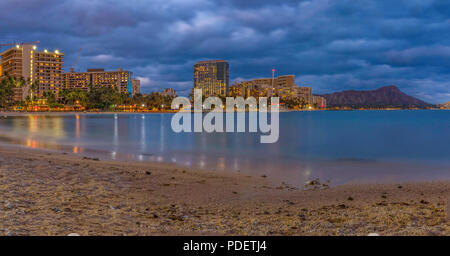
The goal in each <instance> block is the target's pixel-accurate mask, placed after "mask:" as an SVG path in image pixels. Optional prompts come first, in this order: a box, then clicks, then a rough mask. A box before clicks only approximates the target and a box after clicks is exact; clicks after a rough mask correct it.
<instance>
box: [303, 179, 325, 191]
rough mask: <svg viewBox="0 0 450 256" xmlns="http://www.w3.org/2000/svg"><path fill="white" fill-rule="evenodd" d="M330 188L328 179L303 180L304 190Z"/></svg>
mask: <svg viewBox="0 0 450 256" xmlns="http://www.w3.org/2000/svg"><path fill="white" fill-rule="evenodd" d="M329 188H330V181H329V180H327V181H326V182H324V183H321V182H320V179H319V178H316V179H313V180H309V181H307V182H305V189H306V190H323V189H329Z"/></svg>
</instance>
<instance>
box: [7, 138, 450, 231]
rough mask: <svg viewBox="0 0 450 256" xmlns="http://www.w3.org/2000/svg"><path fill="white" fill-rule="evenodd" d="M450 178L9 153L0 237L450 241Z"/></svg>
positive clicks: (9, 150) (24, 151)
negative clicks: (255, 171)
mask: <svg viewBox="0 0 450 256" xmlns="http://www.w3.org/2000/svg"><path fill="white" fill-rule="evenodd" d="M449 197H450V181H440V182H422V183H407V184H370V185H367V184H349V185H342V186H337V187H331V188H329V187H327V186H323V185H320V186H316V189H314V188H313V186H310V187H309V188H307V189H306V188H303V187H302V188H295V187H291V186H289V185H287V184H283V183H282V184H280V183H278V182H276V181H275V179H272V178H271V177H270V176H269V177H265V176H263V177H261V176H252V175H244V174H234V173H222V172H208V171H201V170H195V169H188V168H184V167H180V166H176V165H172V164H160V163H127V162H112V161H99V160H98V159H92V158H84V159H83V158H82V157H80V156H76V155H70V154H64V153H54V152H51V153H50V152H45V151H35V150H29V149H20V148H14V147H5V146H0V219H1V221H0V235H67V234H69V233H78V234H80V235H364V236H365V235H367V234H369V233H378V234H380V235H449V234H450V224H449V222H448V220H447V207H448V205H447V203H448V199H449Z"/></svg>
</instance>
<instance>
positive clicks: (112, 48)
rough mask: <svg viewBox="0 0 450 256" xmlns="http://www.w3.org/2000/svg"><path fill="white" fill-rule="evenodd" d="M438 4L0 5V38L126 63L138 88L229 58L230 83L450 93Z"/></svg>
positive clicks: (177, 81) (191, 0)
mask: <svg viewBox="0 0 450 256" xmlns="http://www.w3.org/2000/svg"><path fill="white" fill-rule="evenodd" d="M448 31H450V3H449V2H448V1H446V0H442V1H438V0H435V1H432V0H398V1H373V0H370V1H369V0H359V1H354V0H340V1H328V0H311V1H298V0H292V1H268V0H267V1H266V0H246V1H240V0H229V1H211V0H153V1H141V0H129V1H120V0H103V1H98V0H90V1H88V0H63V1H61V0H26V1H25V0H2V1H1V2H0V38H1V40H0V41H1V42H16V41H34V40H40V41H41V45H40V47H43V48H44V47H45V48H49V49H60V50H62V51H64V52H65V54H66V67H67V68H68V67H69V66H70V65H71V63H72V62H73V60H74V58H75V55H76V52H77V51H78V49H79V48H83V51H82V55H81V57H80V60H79V65H78V69H86V68H91V67H104V68H106V69H116V68H118V67H122V68H125V69H128V70H131V71H133V72H134V74H135V76H136V77H140V78H141V79H142V81H143V82H142V84H143V87H144V88H143V91H147V92H148V91H151V90H159V89H161V88H164V87H169V86H170V87H174V88H176V89H177V90H178V91H180V92H182V93H184V94H187V93H188V92H189V91H190V89H191V87H192V66H193V64H194V63H195V62H196V61H198V60H202V59H226V60H228V61H229V62H230V69H231V79H232V80H236V79H251V78H254V77H264V76H270V75H271V74H270V72H271V69H272V68H273V67H275V68H276V69H277V72H278V74H280V75H281V74H295V75H296V76H297V79H296V82H297V84H299V85H310V86H312V87H313V88H314V92H315V93H329V92H333V91H337V90H345V89H373V88H377V87H380V86H383V85H389V84H395V85H398V86H399V87H400V88H401V89H402V90H404V91H405V92H407V93H410V94H412V95H414V96H417V97H419V98H421V99H423V100H426V101H429V102H441V101H449V100H450V87H449V85H450V84H449V82H448V81H449V79H448V78H449V76H450V75H448V73H449V70H450V33H448Z"/></svg>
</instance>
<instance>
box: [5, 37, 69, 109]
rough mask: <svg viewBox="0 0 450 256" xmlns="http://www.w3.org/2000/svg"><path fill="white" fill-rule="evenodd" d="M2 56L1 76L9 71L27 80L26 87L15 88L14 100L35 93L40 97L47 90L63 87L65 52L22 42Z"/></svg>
mask: <svg viewBox="0 0 450 256" xmlns="http://www.w3.org/2000/svg"><path fill="white" fill-rule="evenodd" d="M0 56H1V61H0V66H1V68H0V69H1V74H0V75H1V77H3V76H4V75H5V74H6V73H8V74H9V75H11V76H12V77H14V78H16V79H20V78H23V79H25V81H26V82H27V83H26V86H24V87H21V88H14V100H16V101H22V100H25V98H26V97H27V96H34V95H33V93H35V94H36V96H38V97H40V96H42V94H43V93H44V92H45V91H53V92H54V93H57V92H58V90H59V89H60V88H61V86H62V83H63V80H62V73H63V70H62V65H63V58H64V54H63V53H61V52H59V51H58V50H55V51H53V52H51V51H48V50H44V51H38V50H37V47H36V46H35V45H32V44H22V45H17V46H16V47H12V48H10V49H7V50H5V51H3V52H2V53H0ZM31 84H33V85H34V86H35V87H34V90H33V91H30V85H31Z"/></svg>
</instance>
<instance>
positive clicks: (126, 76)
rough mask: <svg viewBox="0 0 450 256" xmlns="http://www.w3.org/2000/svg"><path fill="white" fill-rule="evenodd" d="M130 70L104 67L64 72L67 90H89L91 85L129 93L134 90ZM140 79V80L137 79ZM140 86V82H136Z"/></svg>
mask: <svg viewBox="0 0 450 256" xmlns="http://www.w3.org/2000/svg"><path fill="white" fill-rule="evenodd" d="M131 75H132V73H131V72H130V71H124V70H122V69H117V70H116V71H105V70H104V69H88V70H87V72H70V73H64V86H63V88H64V89H66V90H73V89H82V90H86V91H87V90H89V87H90V85H92V86H93V87H96V88H102V87H111V88H114V89H116V90H117V91H118V92H120V93H129V91H132V90H133V79H132V78H131ZM136 81H139V80H136ZM134 83H135V86H139V87H140V85H138V82H134Z"/></svg>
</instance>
